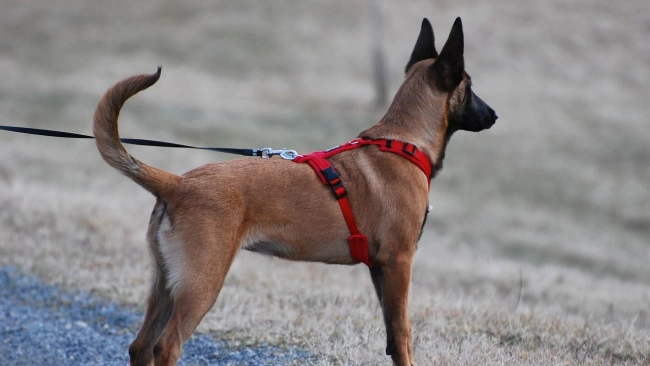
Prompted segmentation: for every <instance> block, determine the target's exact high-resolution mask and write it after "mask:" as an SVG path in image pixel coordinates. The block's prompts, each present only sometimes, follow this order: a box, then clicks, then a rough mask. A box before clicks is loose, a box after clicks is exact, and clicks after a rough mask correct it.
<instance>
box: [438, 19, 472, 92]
mask: <svg viewBox="0 0 650 366" xmlns="http://www.w3.org/2000/svg"><path fill="white" fill-rule="evenodd" d="M464 49H465V41H464V36H463V24H462V23H461V21H460V18H456V21H455V22H454V25H453V26H452V27H451V32H450V33H449V38H448V39H447V43H445V46H444V47H442V51H440V56H438V58H437V59H436V62H434V63H433V65H431V72H432V73H433V77H434V79H435V81H436V82H437V83H438V85H439V86H440V87H441V88H442V89H444V90H447V91H451V90H454V89H455V88H456V87H457V86H458V84H460V82H461V81H463V72H464V71H465V57H464V56H463V52H464Z"/></svg>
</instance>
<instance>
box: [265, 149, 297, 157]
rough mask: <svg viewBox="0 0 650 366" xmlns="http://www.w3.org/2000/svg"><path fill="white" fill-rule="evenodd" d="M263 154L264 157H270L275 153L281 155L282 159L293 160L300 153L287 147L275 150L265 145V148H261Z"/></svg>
mask: <svg viewBox="0 0 650 366" xmlns="http://www.w3.org/2000/svg"><path fill="white" fill-rule="evenodd" d="M260 151H261V152H262V154H261V155H260V156H261V157H262V158H263V159H268V158H270V157H273V155H280V157H282V159H286V160H293V159H295V158H296V156H298V153H297V152H296V150H287V149H286V148H284V149H282V150H273V149H271V148H270V147H265V148H263V149H260Z"/></svg>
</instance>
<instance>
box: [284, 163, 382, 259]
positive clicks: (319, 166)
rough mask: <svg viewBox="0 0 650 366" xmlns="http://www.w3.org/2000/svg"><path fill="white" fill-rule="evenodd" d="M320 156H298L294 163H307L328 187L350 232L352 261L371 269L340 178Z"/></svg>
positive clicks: (365, 247) (365, 239)
mask: <svg viewBox="0 0 650 366" xmlns="http://www.w3.org/2000/svg"><path fill="white" fill-rule="evenodd" d="M322 155H323V154H320V153H313V154H308V155H300V156H298V157H297V158H296V159H294V161H295V162H297V163H302V162H306V163H308V164H309V165H310V166H311V167H312V168H313V169H314V171H315V172H316V174H317V175H318V176H319V177H320V179H321V181H322V182H323V183H324V184H326V185H328V186H330V188H331V189H332V193H334V197H335V198H336V200H337V202H338V203H339V207H341V213H343V218H344V219H345V223H346V224H347V226H348V230H350V234H351V235H350V236H349V237H348V243H349V245H350V255H351V256H352V259H354V260H355V261H357V262H363V263H364V264H365V265H367V266H368V268H372V263H371V262H370V257H369V254H368V237H367V236H365V235H363V234H361V232H360V231H359V227H358V226H357V221H356V220H355V219H354V213H352V207H350V201H348V197H347V194H348V193H347V190H346V189H345V186H344V185H343V182H342V181H341V177H340V176H339V174H338V173H337V172H336V170H334V167H333V166H332V164H330V162H329V161H327V160H326V159H325V158H324V157H323V156H322Z"/></svg>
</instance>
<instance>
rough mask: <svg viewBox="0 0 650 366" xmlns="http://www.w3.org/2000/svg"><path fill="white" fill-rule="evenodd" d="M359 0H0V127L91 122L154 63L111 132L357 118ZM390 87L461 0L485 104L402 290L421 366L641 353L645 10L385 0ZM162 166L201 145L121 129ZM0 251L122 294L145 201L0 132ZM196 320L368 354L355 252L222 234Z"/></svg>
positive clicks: (309, 124) (260, 142) (332, 124)
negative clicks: (341, 254)
mask: <svg viewBox="0 0 650 366" xmlns="http://www.w3.org/2000/svg"><path fill="white" fill-rule="evenodd" d="M365 6H366V3H365V2H356V1H355V2H343V1H340V2H336V3H319V4H313V3H309V4H306V3H303V2H298V1H286V2H281V3H273V5H270V4H267V5H261V4H259V3H257V2H250V3H249V2H242V1H229V2H220V3H219V4H218V5H215V4H213V2H209V1H205V2H203V1H192V2H184V3H183V5H177V4H176V3H174V2H171V1H169V2H155V3H154V2H140V3H137V4H136V3H133V2H105V3H101V4H99V3H93V4H92V5H91V4H90V3H87V2H83V1H80V0H67V1H62V2H59V3H57V6H56V7H52V6H51V5H50V4H49V3H48V2H45V1H31V2H29V3H26V2H10V3H5V4H2V5H0V7H1V8H2V9H1V10H2V11H0V32H1V34H2V35H3V36H2V38H0V124H15V125H26V126H33V127H42V128H54V129H63V130H72V131H76V132H81V133H84V132H89V131H90V120H91V116H92V112H93V110H94V106H95V103H96V101H97V100H98V98H99V96H100V95H101V93H103V91H104V90H105V88H106V87H108V86H109V85H110V84H111V83H113V82H114V81H116V80H118V79H120V78H122V77H125V76H127V75H130V74H133V73H140V72H151V71H154V70H155V66H156V65H158V64H162V65H163V66H164V73H163V77H162V79H161V81H160V82H159V83H158V84H157V85H156V86H155V87H154V88H152V89H151V90H147V91H146V92H144V93H143V94H141V95H138V96H137V97H136V98H135V99H134V100H132V101H131V102H129V104H128V105H127V107H126V108H125V110H124V113H123V115H122V118H123V124H122V131H123V135H125V136H126V135H128V136H132V137H146V138H159V139H166V140H171V141H178V142H185V143H192V144H197V145H215V146H219V145H227V146H247V147H248V146H250V147H258V146H259V147H261V146H268V145H270V146H274V147H283V146H286V147H292V148H296V149H298V150H299V151H311V150H316V149H321V148H327V147H330V146H332V145H334V144H337V143H340V142H343V141H345V140H347V139H349V138H351V137H353V136H354V135H355V134H356V132H357V131H360V130H362V129H363V128H366V127H367V126H369V125H370V124H372V123H374V121H376V120H377V119H378V117H379V112H374V111H372V110H371V108H370V104H371V102H372V97H373V96H372V89H371V85H372V84H371V82H370V80H369V77H370V70H369V62H368V57H369V50H368V49H367V46H368V43H369V42H368V38H369V37H368V34H367V24H366V21H365V18H364V14H365V12H366V8H365ZM383 7H384V16H385V23H386V32H385V33H386V41H387V48H388V50H389V60H388V62H389V65H390V69H391V82H392V84H391V85H392V87H393V90H394V89H395V88H396V87H397V85H399V82H400V80H401V78H402V75H401V70H402V67H403V65H404V63H405V61H406V59H407V58H408V55H409V53H410V50H411V47H412V45H413V42H414V41H415V37H416V36H417V31H418V26H419V22H420V20H421V19H420V18H421V17H422V16H423V15H426V16H428V17H429V18H430V19H431V20H432V24H433V25H434V29H435V30H436V31H437V33H436V35H437V39H438V47H440V46H441V44H442V42H443V40H444V39H445V37H446V35H447V34H448V31H449V27H450V25H451V23H452V22H453V19H454V17H455V16H457V15H460V16H462V17H463V21H464V24H465V33H466V44H467V46H466V64H467V67H468V71H469V72H470V73H471V75H472V76H473V79H474V84H475V89H476V91H477V93H478V94H479V95H481V96H482V97H483V98H484V99H485V100H486V101H488V103H490V104H491V105H492V106H493V107H494V108H495V109H496V110H497V111H498V112H499V114H500V115H501V118H500V119H499V121H498V123H497V125H496V126H495V127H494V128H493V129H491V130H489V131H487V132H484V133H481V134H478V135H471V134H458V136H455V137H454V139H453V141H452V142H451V145H450V148H449V151H448V154H447V155H448V157H447V159H446V161H445V166H446V167H445V171H444V172H442V174H441V175H440V177H439V178H437V179H436V180H435V181H434V182H433V184H432V192H431V196H430V197H431V199H430V201H431V204H432V205H433V206H434V211H433V213H432V215H431V217H430V219H429V221H428V224H427V227H426V230H425V235H424V236H423V238H422V241H421V242H420V249H419V251H418V253H417V258H416V263H415V268H414V273H413V286H412V294H411V307H410V310H411V317H412V322H413V331H414V335H415V339H414V345H415V347H416V358H417V359H418V361H419V364H421V365H428V364H450V365H451V364H459V365H466V364H529V365H551V364H553V365H562V364H587V365H589V364H593V365H601V364H610V363H611V364H629V365H633V364H648V363H650V360H649V357H650V266H648V262H649V261H650V185H648V182H650V169H648V166H649V162H650V133H649V132H648V120H647V118H648V116H649V115H650V107H649V106H648V100H650V93H649V91H648V90H649V89H648V87H647V85H648V81H650V66H649V65H650V48H649V47H648V42H647V38H648V36H650V16H648V15H647V14H648V13H647V4H646V3H645V2H643V1H638V0H634V1H627V2H625V3H624V4H622V3H621V4H618V3H614V2H607V1H600V0H599V1H587V0H581V1H574V2H570V3H567V2H563V1H546V2H537V3H535V4H529V3H525V2H513V1H506V0H502V1H497V2H494V1H493V2H485V3H483V4H482V5H475V4H474V3H473V2H466V1H439V2H436V4H435V6H434V5H432V4H429V3H428V2H427V3H424V2H409V3H406V4H400V5H397V4H392V3H391V4H387V3H384V4H383ZM129 150H130V152H131V153H132V154H133V155H135V156H137V157H139V158H141V159H142V160H144V161H146V162H148V163H151V164H153V165H156V166H159V167H162V168H165V169H169V170H171V171H174V172H177V173H181V172H183V171H186V170H189V169H190V168H192V167H195V166H197V165H200V164H203V163H205V162H208V161H211V160H214V159H225V158H227V157H224V156H222V155H214V154H209V153H202V152H192V151H171V150H159V149H152V148H138V147H132V148H130V149H129ZM0 154H2V155H1V156H2V158H0V264H3V265H14V266H18V267H20V268H22V269H24V270H25V271H29V272H32V273H36V274H38V275H39V276H41V277H42V278H43V279H45V280H47V281H50V282H54V283H60V284H64V285H65V286H70V287H74V288H81V289H84V290H91V291H97V292H98V293H99V294H101V295H103V296H108V297H110V298H112V299H115V300H118V301H122V302H124V303H128V304H138V305H139V306H142V304H143V303H144V297H145V296H146V291H147V287H148V281H149V271H150V265H149V257H148V253H147V251H146V245H145V243H144V232H145V228H146V223H147V220H148V214H149V210H150V209H151V206H152V204H153V199H152V198H151V197H150V196H148V194H147V193H145V192H144V191H143V190H142V189H140V188H138V187H137V186H136V185H135V184H133V183H131V182H130V181H128V180H126V179H125V178H123V177H122V176H120V175H119V174H117V173H116V172H114V171H112V170H111V169H110V168H108V166H106V165H105V164H104V163H103V162H102V161H101V159H100V158H99V155H98V154H97V153H96V152H95V148H94V146H93V145H92V142H88V141H73V142H70V141H62V140H56V139H45V138H40V137H28V136H20V135H13V134H8V133H0ZM200 329H201V330H202V331H205V332H211V333H213V334H215V336H217V337H219V338H224V339H228V340H231V341H233V342H234V343H240V344H256V343H258V342H262V341H266V342H270V343H273V344H280V345H282V344H298V345H303V346H305V347H307V348H309V349H310V350H311V351H312V352H314V353H316V354H319V355H321V356H322V361H320V362H319V364H322V365H327V364H354V365H356V364H367V365H370V364H372V365H374V364H388V359H387V357H385V356H382V354H383V350H384V347H385V344H384V331H383V325H382V321H381V319H380V311H379V307H378V304H377V303H376V300H375V299H374V297H373V292H372V285H371V282H370V280H369V276H368V274H367V270H365V269H364V268H363V267H362V266H355V267H351V268H348V267H341V266H325V265H319V264H304V263H287V262H283V261H280V260H276V259H267V258H264V257H260V256H256V255H252V254H249V253H242V254H241V255H240V256H239V257H238V259H237V260H236V261H235V263H234V265H233V268H232V270H231V272H230V274H229V276H228V278H227V282H226V285H225V287H224V290H223V292H222V295H221V296H220V298H219V300H218V301H217V304H216V305H215V307H214V309H213V310H212V311H211V312H210V313H209V314H208V316H207V317H206V319H205V320H204V322H203V323H202V325H201V326H200Z"/></svg>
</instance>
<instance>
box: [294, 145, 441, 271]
mask: <svg viewBox="0 0 650 366" xmlns="http://www.w3.org/2000/svg"><path fill="white" fill-rule="evenodd" d="M365 145H378V146H379V151H388V152H392V153H395V154H398V155H401V156H403V157H405V158H407V159H408V160H410V161H411V162H412V163H413V164H415V165H417V166H418V168H420V169H421V170H422V171H423V172H424V174H425V175H426V177H427V180H429V179H430V177H431V163H430V162H429V159H428V158H427V156H426V155H425V154H424V153H423V152H422V151H420V150H418V148H417V147H416V146H415V145H413V144H409V143H408V142H402V141H395V140H386V139H378V140H371V139H360V138H358V139H354V140H352V141H350V142H346V143H345V144H343V145H341V146H335V147H333V148H331V149H328V150H325V151H317V152H313V153H311V154H305V155H298V156H297V157H296V158H295V159H293V161H295V162H296V163H308V164H309V165H310V166H311V167H312V168H313V169H314V171H315V172H316V174H317V175H318V176H319V177H320V180H321V181H322V182H323V184H325V185H328V186H330V187H331V188H332V192H334V197H335V198H336V199H337V201H338V202H339V206H341V212H343V218H345V222H346V224H347V225H348V229H349V230H350V234H351V235H350V237H348V242H349V243H350V254H351V255H352V259H354V260H355V261H357V262H363V263H365V264H366V265H367V266H368V267H369V268H372V263H371V262H370V258H369V254H368V237H367V236H365V235H363V234H361V232H360V231H359V228H358V227H357V222H356V221H355V220H354V214H353V213H352V208H351V207H350V202H349V201H348V198H347V191H346V189H345V187H344V186H343V182H341V178H340V177H339V175H338V173H337V172H336V171H335V170H334V167H332V164H330V163H329V161H327V160H326V159H327V158H329V157H330V156H332V155H336V154H338V153H340V152H343V151H348V150H352V149H356V148H359V147H361V146H365ZM430 186H431V181H430V180H429V187H430Z"/></svg>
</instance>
